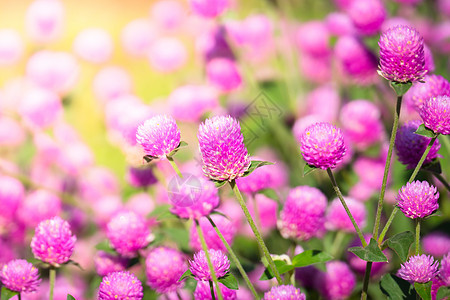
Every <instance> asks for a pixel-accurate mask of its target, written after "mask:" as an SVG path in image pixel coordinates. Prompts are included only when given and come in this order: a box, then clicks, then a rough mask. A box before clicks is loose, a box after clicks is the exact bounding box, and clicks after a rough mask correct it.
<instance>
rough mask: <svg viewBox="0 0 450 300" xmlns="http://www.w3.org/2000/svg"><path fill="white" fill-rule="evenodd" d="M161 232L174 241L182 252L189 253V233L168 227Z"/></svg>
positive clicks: (183, 229)
mask: <svg viewBox="0 0 450 300" xmlns="http://www.w3.org/2000/svg"><path fill="white" fill-rule="evenodd" d="M161 231H162V232H163V233H165V234H167V236H168V237H169V238H170V239H171V240H172V241H174V242H175V243H176V244H177V245H178V247H179V248H180V249H181V250H182V251H189V249H190V248H189V232H188V231H187V229H186V228H178V227H168V228H162V229H161Z"/></svg>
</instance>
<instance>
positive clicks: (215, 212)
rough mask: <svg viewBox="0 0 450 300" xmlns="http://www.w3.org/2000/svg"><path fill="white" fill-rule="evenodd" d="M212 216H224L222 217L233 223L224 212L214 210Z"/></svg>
mask: <svg viewBox="0 0 450 300" xmlns="http://www.w3.org/2000/svg"><path fill="white" fill-rule="evenodd" d="M210 215H219V216H222V217H224V218H227V219H228V220H230V221H231V219H230V218H229V217H228V216H227V215H226V214H224V213H223V212H220V211H218V210H213V211H212V212H211V213H210Z"/></svg>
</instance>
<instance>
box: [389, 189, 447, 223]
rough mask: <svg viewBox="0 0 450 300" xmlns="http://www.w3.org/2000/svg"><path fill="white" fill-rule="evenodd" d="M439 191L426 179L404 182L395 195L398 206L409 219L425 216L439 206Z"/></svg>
mask: <svg viewBox="0 0 450 300" xmlns="http://www.w3.org/2000/svg"><path fill="white" fill-rule="evenodd" d="M438 199H439V192H438V191H437V188H436V187H435V186H433V185H431V184H429V183H428V182H427V181H422V182H420V181H418V180H417V181H413V182H411V183H409V182H408V183H406V185H405V186H403V187H402V188H401V189H400V190H399V191H398V195H397V201H398V204H397V206H398V208H400V210H401V211H402V212H403V213H404V214H405V216H407V217H408V218H411V219H416V218H425V217H427V216H429V215H431V214H432V213H433V212H434V211H435V210H437V209H438V208H439V203H438Z"/></svg>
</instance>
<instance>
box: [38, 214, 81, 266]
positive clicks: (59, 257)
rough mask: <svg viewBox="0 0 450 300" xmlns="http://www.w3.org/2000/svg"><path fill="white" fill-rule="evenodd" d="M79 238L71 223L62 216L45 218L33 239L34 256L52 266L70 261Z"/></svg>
mask: <svg viewBox="0 0 450 300" xmlns="http://www.w3.org/2000/svg"><path fill="white" fill-rule="evenodd" d="M76 240H77V238H76V236H74V235H72V231H71V230H70V225H69V223H67V221H64V220H63V219H61V218H60V217H54V218H52V219H48V220H44V221H42V222H40V223H39V224H38V226H37V227H36V230H35V234H34V236H33V238H32V239H31V251H32V252H33V254H34V257H35V258H37V259H39V260H42V261H43V262H45V263H48V264H50V265H52V266H59V265H60V264H64V263H66V262H68V261H69V259H70V256H72V253H73V249H74V247H75V242H76Z"/></svg>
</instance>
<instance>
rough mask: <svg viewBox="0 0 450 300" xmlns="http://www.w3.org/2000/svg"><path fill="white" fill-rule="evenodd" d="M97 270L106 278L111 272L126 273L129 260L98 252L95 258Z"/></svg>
mask: <svg viewBox="0 0 450 300" xmlns="http://www.w3.org/2000/svg"><path fill="white" fill-rule="evenodd" d="M94 264H95V270H96V271H97V274H98V275H100V276H106V275H108V274H109V273H111V272H118V271H124V270H125V269H126V268H127V264H128V260H127V259H125V258H122V257H118V256H116V255H113V254H110V253H107V252H104V251H98V252H97V254H96V255H95V257H94Z"/></svg>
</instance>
